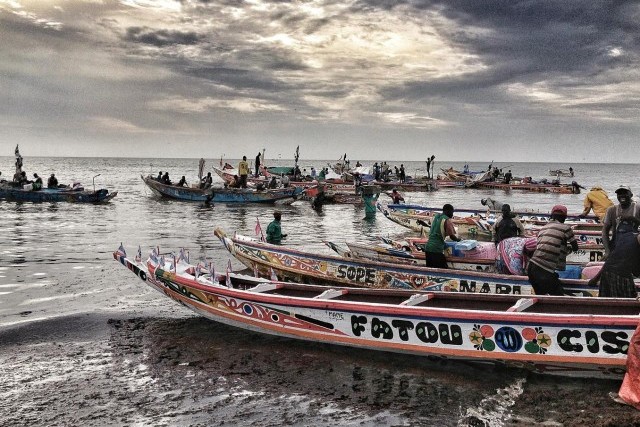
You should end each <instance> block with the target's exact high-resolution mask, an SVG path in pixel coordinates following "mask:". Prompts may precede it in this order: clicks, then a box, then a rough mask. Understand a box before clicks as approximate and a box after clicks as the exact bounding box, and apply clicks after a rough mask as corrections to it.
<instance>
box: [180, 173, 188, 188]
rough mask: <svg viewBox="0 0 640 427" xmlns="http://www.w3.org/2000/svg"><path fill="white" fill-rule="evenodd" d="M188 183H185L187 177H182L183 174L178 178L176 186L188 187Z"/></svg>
mask: <svg viewBox="0 0 640 427" xmlns="http://www.w3.org/2000/svg"><path fill="white" fill-rule="evenodd" d="M188 186H189V185H188V184H187V179H186V178H185V177H184V175H182V178H180V181H178V187H188Z"/></svg>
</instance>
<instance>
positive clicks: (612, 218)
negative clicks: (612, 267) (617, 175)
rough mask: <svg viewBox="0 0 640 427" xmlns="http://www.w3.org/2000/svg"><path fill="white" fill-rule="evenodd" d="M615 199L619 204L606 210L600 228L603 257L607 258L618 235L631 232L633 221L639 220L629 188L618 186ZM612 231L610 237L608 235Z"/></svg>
mask: <svg viewBox="0 0 640 427" xmlns="http://www.w3.org/2000/svg"><path fill="white" fill-rule="evenodd" d="M616 197H617V198H618V202H619V204H617V205H614V206H611V207H609V208H608V209H607V212H606V214H605V216H604V223H603V226H602V245H603V246H604V257H605V259H606V257H607V256H609V252H610V251H611V249H613V246H615V244H616V239H617V236H618V234H622V233H628V232H630V231H633V229H634V225H635V219H634V218H637V219H640V207H639V206H638V205H637V204H636V202H634V201H632V200H631V197H633V193H632V192H631V188H629V187H628V186H626V185H620V186H619V187H618V188H617V189H616ZM612 231H613V235H612V236H611V237H610V236H609V233H610V232H612Z"/></svg>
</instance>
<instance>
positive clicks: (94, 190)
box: [93, 174, 101, 193]
mask: <svg viewBox="0 0 640 427" xmlns="http://www.w3.org/2000/svg"><path fill="white" fill-rule="evenodd" d="M100 175H101V174H98V175H96V176H94V177H93V192H94V193H95V192H96V178H97V177H99V176H100Z"/></svg>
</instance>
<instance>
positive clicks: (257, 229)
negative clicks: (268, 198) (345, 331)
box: [256, 217, 265, 242]
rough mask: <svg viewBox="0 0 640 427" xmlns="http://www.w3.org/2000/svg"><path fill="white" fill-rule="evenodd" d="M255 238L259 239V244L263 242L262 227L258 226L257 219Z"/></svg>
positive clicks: (257, 220) (258, 220) (257, 219)
mask: <svg viewBox="0 0 640 427" xmlns="http://www.w3.org/2000/svg"><path fill="white" fill-rule="evenodd" d="M256 237H259V238H260V241H261V242H264V241H265V240H264V233H263V232H262V226H261V225H260V219H259V218H258V217H256Z"/></svg>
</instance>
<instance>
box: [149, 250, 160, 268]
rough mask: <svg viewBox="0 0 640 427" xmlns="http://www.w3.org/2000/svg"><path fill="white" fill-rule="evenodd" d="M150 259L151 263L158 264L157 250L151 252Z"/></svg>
mask: <svg viewBox="0 0 640 427" xmlns="http://www.w3.org/2000/svg"><path fill="white" fill-rule="evenodd" d="M149 259H150V260H151V262H153V263H155V264H157V263H158V253H157V252H156V248H153V249H152V250H151V253H150V254H149Z"/></svg>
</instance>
